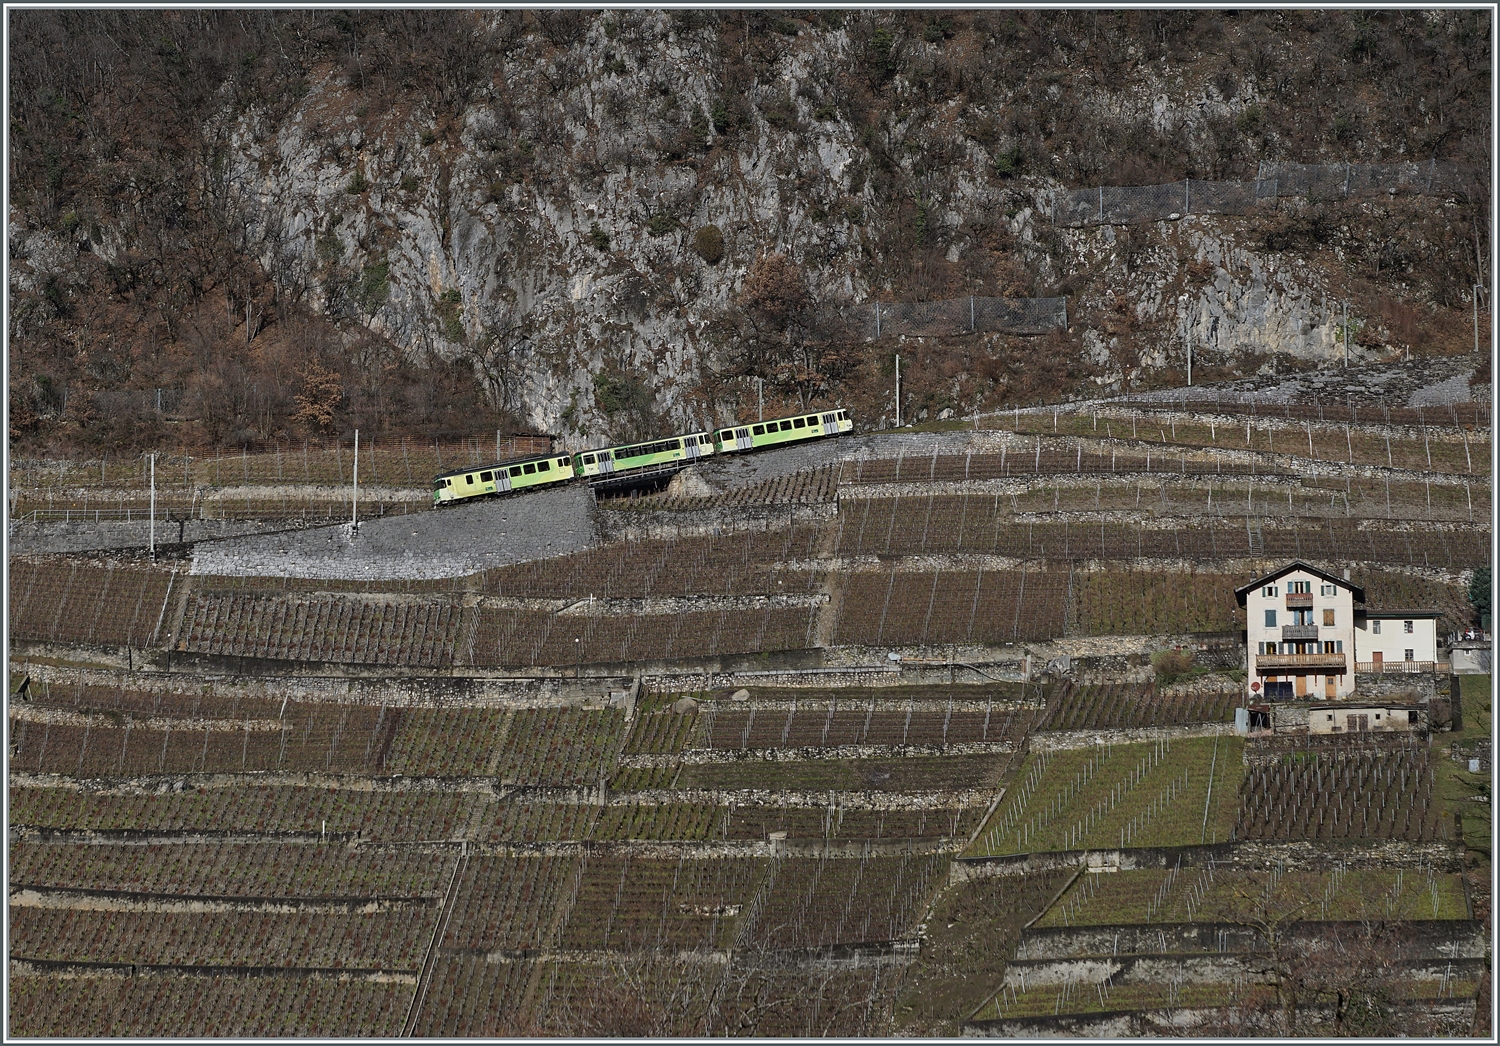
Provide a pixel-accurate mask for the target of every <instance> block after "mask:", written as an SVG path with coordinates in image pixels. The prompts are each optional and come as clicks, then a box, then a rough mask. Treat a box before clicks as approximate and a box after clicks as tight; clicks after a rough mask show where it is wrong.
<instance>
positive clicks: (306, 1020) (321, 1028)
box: [10, 973, 412, 1039]
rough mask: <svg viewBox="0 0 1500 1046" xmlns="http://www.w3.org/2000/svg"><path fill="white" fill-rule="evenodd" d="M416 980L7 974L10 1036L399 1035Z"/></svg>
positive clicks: (269, 976) (331, 976)
mask: <svg viewBox="0 0 1500 1046" xmlns="http://www.w3.org/2000/svg"><path fill="white" fill-rule="evenodd" d="M411 993H412V985H411V984H410V983H406V982H403V981H399V980H391V979H386V980H373V979H371V980H364V979H349V978H347V977H338V976H336V975H330V976H323V977H309V976H302V975H292V976H288V975H284V974H283V975H280V976H278V975H275V974H265V973H262V974H258V975H256V976H253V977H245V976H241V975H235V976H227V975H226V976H215V977H171V976H135V977H119V976H100V977H78V976H72V975H56V974H43V975H39V976H25V975H21V976H18V975H15V974H12V976H11V978H10V1016H11V1026H10V1033H11V1034H12V1035H15V1036H22V1037H38V1038H60V1039H75V1038H89V1039H92V1038H114V1037H128V1038H143V1039H147V1038H149V1039H163V1038H192V1037H195V1036H199V1035H203V1034H204V1032H205V1029H212V1032H213V1034H215V1035H222V1036H225V1037H229V1038H244V1039H270V1038H316V1037H320V1036H324V1035H328V1034H330V1030H331V1029H336V1030H337V1033H338V1034H339V1035H340V1036H348V1037H350V1038H380V1037H391V1036H395V1035H398V1034H400V1032H401V1021H402V1018H403V1016H404V1015H405V1013H406V1007H407V1005H408V1004H409V1003H410V1001H411Z"/></svg>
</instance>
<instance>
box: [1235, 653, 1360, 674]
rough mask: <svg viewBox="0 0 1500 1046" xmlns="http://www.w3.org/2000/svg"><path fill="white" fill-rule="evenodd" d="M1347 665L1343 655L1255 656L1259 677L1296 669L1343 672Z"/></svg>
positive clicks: (1293, 671)
mask: <svg viewBox="0 0 1500 1046" xmlns="http://www.w3.org/2000/svg"><path fill="white" fill-rule="evenodd" d="M1347 665H1348V663H1347V662H1346V661H1345V660H1344V655H1343V654H1256V655H1255V671H1256V672H1258V673H1260V674H1261V675H1266V674H1279V673H1282V672H1292V673H1295V672H1296V671H1297V670H1298V669H1317V670H1320V671H1325V670H1327V671H1334V672H1343V671H1346V670H1347Z"/></svg>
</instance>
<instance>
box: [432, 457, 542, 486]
mask: <svg viewBox="0 0 1500 1046" xmlns="http://www.w3.org/2000/svg"><path fill="white" fill-rule="evenodd" d="M569 457H572V455H570V454H563V453H557V454H534V455H532V456H531V457H529V458H507V459H506V460H505V461H493V462H490V463H489V464H488V465H470V466H469V467H468V468H464V469H450V470H448V471H447V472H439V473H438V474H437V475H436V476H433V477H432V480H433V482H434V483H436V482H437V481H438V480H440V479H447V478H448V477H449V476H467V475H468V474H469V473H471V472H483V471H484V470H485V469H504V468H510V466H512V465H529V464H531V463H533V462H536V461H555V460H556V459H558V458H569Z"/></svg>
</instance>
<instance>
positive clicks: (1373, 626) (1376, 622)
mask: <svg viewBox="0 0 1500 1046" xmlns="http://www.w3.org/2000/svg"><path fill="white" fill-rule="evenodd" d="M1370 631H1371V632H1373V633H1374V634H1375V635H1377V636H1378V635H1380V618H1378V617H1377V618H1371V619H1370Z"/></svg>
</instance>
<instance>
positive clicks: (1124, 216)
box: [1051, 160, 1484, 227]
mask: <svg viewBox="0 0 1500 1046" xmlns="http://www.w3.org/2000/svg"><path fill="white" fill-rule="evenodd" d="M1257 174H1258V175H1259V177H1257V178H1255V179H1254V180H1253V181H1244V182H1204V181H1198V180H1197V179H1194V178H1186V179H1184V180H1182V181H1180V182H1170V183H1168V184H1166V185H1133V186H1100V187H1097V188H1093V189H1063V190H1060V191H1058V192H1056V193H1054V194H1053V196H1052V206H1051V214H1052V221H1053V223H1054V224H1057V225H1063V226H1071V227H1077V226H1081V225H1129V224H1132V223H1134V222H1152V221H1172V220H1176V219H1178V218H1181V217H1183V216H1184V215H1188V214H1251V213H1254V212H1255V211H1257V210H1261V209H1272V208H1274V207H1275V206H1276V201H1277V200H1278V199H1279V198H1281V197H1284V196H1288V197H1289V196H1298V197H1306V198H1308V199H1311V200H1334V199H1344V198H1346V197H1349V196H1353V195H1358V194H1366V193H1389V194H1394V193H1409V194H1435V193H1442V194H1453V193H1460V194H1468V195H1475V194H1478V193H1480V192H1482V191H1483V189H1484V182H1483V180H1482V179H1481V178H1480V177H1479V176H1478V174H1477V173H1476V172H1475V171H1473V170H1472V169H1470V168H1466V167H1461V166H1460V165H1458V164H1456V163H1448V162H1444V161H1439V160H1428V161H1426V162H1424V163H1415V162H1412V163H1353V164H1312V163H1277V162H1270V163H1262V164H1261V165H1260V169H1259V171H1258V172H1257Z"/></svg>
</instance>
